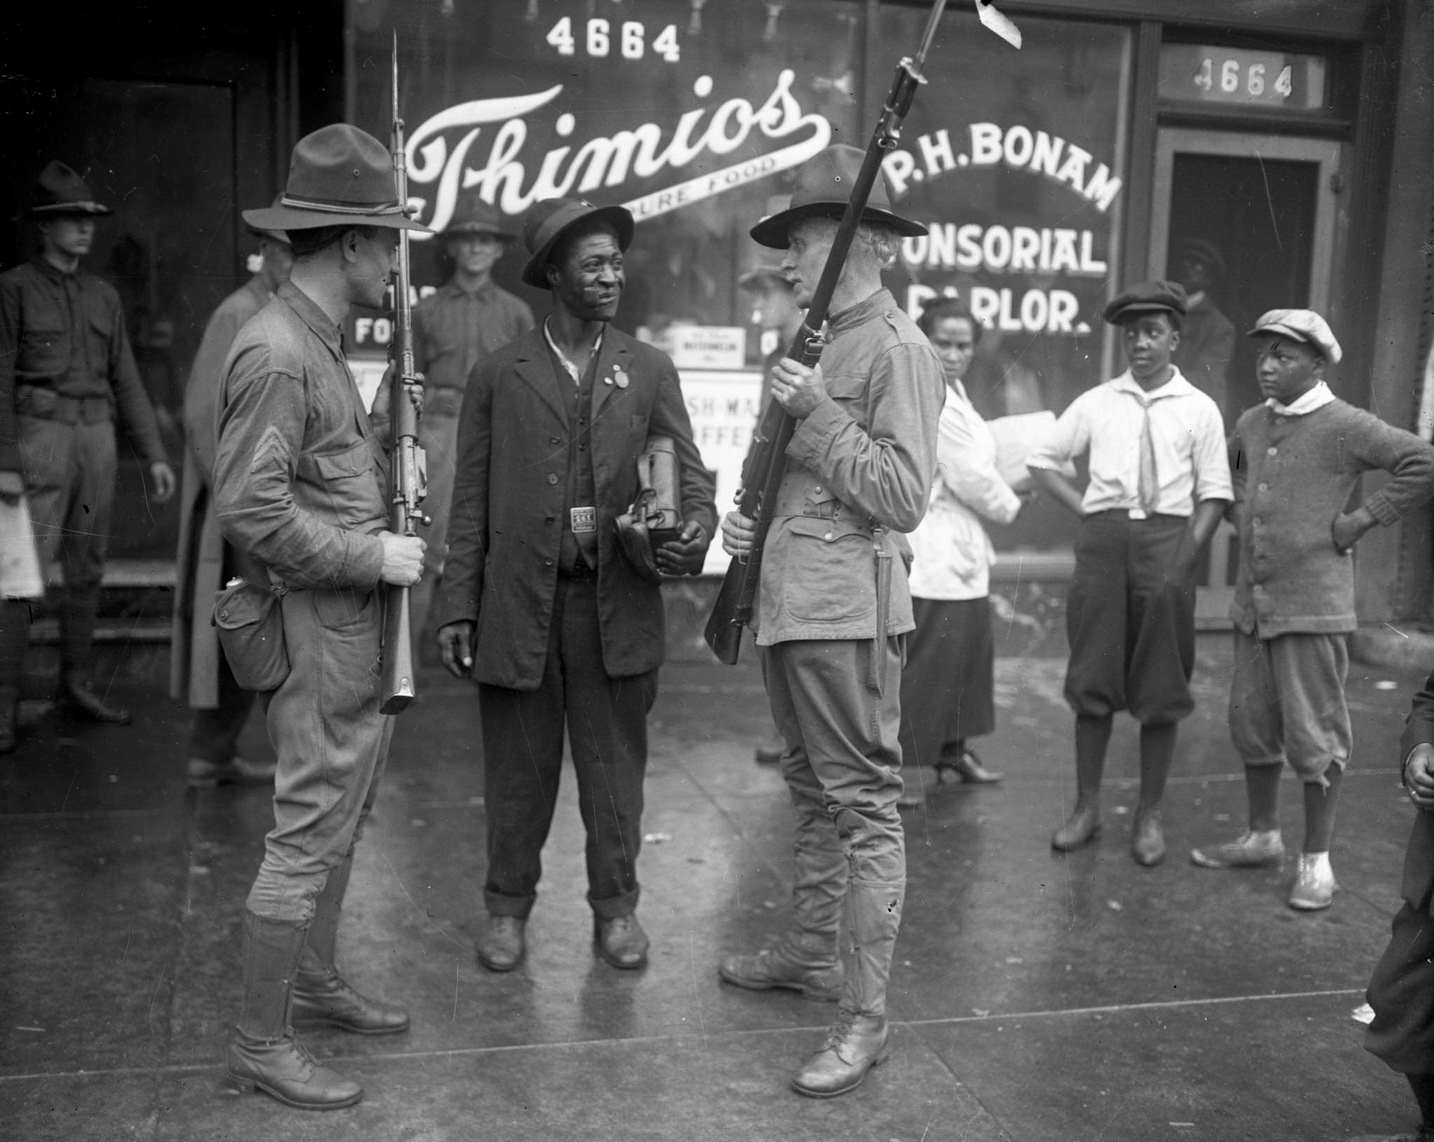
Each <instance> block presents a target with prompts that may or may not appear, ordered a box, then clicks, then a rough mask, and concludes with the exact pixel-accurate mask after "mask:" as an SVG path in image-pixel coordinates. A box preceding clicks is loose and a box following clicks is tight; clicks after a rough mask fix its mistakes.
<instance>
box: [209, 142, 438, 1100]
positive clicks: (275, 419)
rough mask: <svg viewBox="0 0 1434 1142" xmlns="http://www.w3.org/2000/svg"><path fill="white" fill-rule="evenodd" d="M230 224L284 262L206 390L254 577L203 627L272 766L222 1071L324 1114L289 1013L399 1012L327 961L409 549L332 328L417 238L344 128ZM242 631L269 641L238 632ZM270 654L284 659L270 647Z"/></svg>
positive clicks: (388, 187)
mask: <svg viewBox="0 0 1434 1142" xmlns="http://www.w3.org/2000/svg"><path fill="white" fill-rule="evenodd" d="M244 220H245V221H246V222H247V223H249V225H251V226H253V227H255V228H256V229H260V230H280V231H283V232H285V233H286V234H287V235H288V238H289V242H290V245H291V246H292V247H293V251H294V265H293V269H292V272H291V274H290V278H289V280H288V281H287V282H282V283H280V284H279V286H278V288H277V290H276V291H275V293H274V297H273V298H272V299H271V300H270V301H269V303H268V304H267V305H266V306H265V307H264V308H263V309H262V310H260V311H259V313H258V314H257V315H256V316H255V317H253V318H252V319H251V320H250V321H249V322H248V323H246V324H245V326H244V327H243V328H242V329H241V330H240V331H239V333H238V335H237V336H236V338H235V339H234V344H233V347H232V348H231V350H230V353H229V359H228V366H227V370H226V373H225V377H224V380H223V384H222V388H221V390H220V393H219V437H218V442H217V447H216V453H215V461H214V484H213V489H214V492H213V495H214V511H215V513H216V515H217V517H218V519H219V525H220V529H221V531H222V532H223V535H224V538H225V540H226V541H227V542H229V543H230V544H232V545H233V546H234V547H235V548H236V549H237V551H238V553H239V555H240V556H241V557H242V559H244V560H245V563H246V567H247V571H246V577H248V576H252V578H248V581H247V582H244V581H241V582H238V583H235V584H233V585H232V586H231V588H229V589H226V591H225V593H224V595H223V596H221V602H220V605H218V606H217V607H216V609H215V621H216V622H217V623H218V624H219V626H220V627H221V638H225V639H227V641H226V642H225V653H226V655H227V656H228V658H229V662H230V665H231V667H232V668H233V670H234V674H235V676H236V677H237V678H239V679H240V681H241V682H243V681H248V682H249V684H250V685H251V686H254V687H255V688H260V689H263V690H264V691H266V701H267V714H268V726H269V736H270V740H271V742H272V743H273V747H274V752H275V755H276V757H277V763H278V769H277V773H276V775H275V780H274V800H273V804H274V827H273V828H272V829H271V830H270V832H269V834H268V836H267V837H266V838H265V843H264V859H263V863H262V864H261V866H260V868H259V873H258V876H257V877H256V879H255V881H254V884H253V887H252V888H251V889H250V891H249V897H248V900H247V902H246V908H245V912H244V951H243V973H244V978H243V1005H242V1008H241V1010H240V1014H239V1019H238V1021H237V1023H236V1025H235V1028H234V1033H233V1035H232V1037H231V1038H230V1041H229V1050H228V1056H227V1061H228V1075H229V1081H230V1083H231V1084H232V1085H233V1086H234V1088H235V1089H237V1090H253V1089H255V1088H257V1089H260V1090H263V1091H265V1092H267V1093H268V1094H270V1095H272V1096H273V1097H274V1098H277V1099H278V1100H279V1101H281V1102H284V1103H286V1104H288V1105H290V1106H295V1107H300V1108H304V1109H320V1110H326V1109H331V1108H333V1107H339V1106H349V1105H352V1104H353V1103H355V1102H357V1101H358V1100H359V1099H360V1098H361V1097H362V1095H363V1091H362V1088H361V1087H360V1086H359V1084H358V1083H356V1082H352V1081H350V1080H348V1079H345V1078H343V1077H341V1076H340V1075H338V1074H336V1073H335V1072H334V1071H333V1070H331V1069H330V1068H328V1067H325V1066H321V1065H318V1064H317V1063H315V1061H314V1059H313V1057H312V1056H310V1055H309V1054H308V1052H307V1051H306V1050H305V1049H304V1048H303V1047H302V1046H301V1045H300V1044H299V1043H298V1041H297V1040H296V1038H295V1036H294V1032H293V1030H292V1028H291V1026H290V1013H291V1010H292V1017H293V1020H294V1021H295V1022H318V1023H326V1024H329V1025H331V1026H335V1027H339V1028H341V1029H343V1030H347V1031H353V1032H356V1033H358V1034H365V1035H382V1034H390V1033H396V1032H401V1031H403V1030H405V1029H406V1028H407V1027H408V1014H407V1013H406V1012H405V1011H404V1010H403V1009H402V1008H401V1007H398V1006H396V1005H394V1004H391V1003H385V1002H383V1001H382V1000H377V999H372V998H370V997H368V996H365V995H362V994H360V993H359V992H357V991H355V990H354V989H353V988H352V987H350V986H349V985H348V983H347V982H345V980H344V979H343V977H342V976H341V975H340V974H339V972H338V969H337V968H336V967H335V964H334V945H335V942H336V938H337V930H338V923H339V913H340V909H341V907H342V905H343V899H344V893H345V890H346V889H347V887H348V880H349V874H350V870H351V868H352V864H353V851H354V844H355V842H356V841H357V839H358V836H359V833H360V832H361V830H362V825H363V821H364V818H365V817H366V816H367V814H368V811H369V808H370V807H371V806H372V804H373V801H374V797H375V795H376V793H377V788H378V780H379V775H380V774H381V773H382V771H383V767H384V762H385V760H386V758H387V754H388V745H389V738H390V735H391V733H392V725H393V719H392V718H390V717H387V716H385V715H384V714H382V713H381V712H380V710H379V704H380V697H381V695H380V678H379V672H378V671H377V670H375V668H374V664H375V663H376V662H377V661H378V660H379V656H380V653H381V646H380V642H381V637H382V610H383V601H382V599H381V596H380V589H381V587H382V586H383V585H384V584H392V585H397V586H411V585H412V584H414V583H415V582H417V581H418V578H419V575H420V572H421V568H422V562H423V549H424V543H423V540H421V539H419V538H417V537H412V536H403V535H397V534H395V533H393V532H391V531H389V530H388V518H389V492H388V481H387V466H388V458H387V456H386V454H385V452H384V447H383V442H382V441H380V440H378V439H377V438H376V433H375V428H374V423H373V421H377V420H381V419H382V417H383V414H384V413H385V412H386V410H385V409H382V408H380V407H377V405H376V407H375V410H374V413H375V415H374V417H373V420H371V419H370V416H369V414H368V413H366V412H365V411H364V407H363V404H362V403H361V401H360V400H359V395H358V389H357V386H356V385H355V383H354V379H353V376H352V375H351V374H350V372H349V369H348V365H347V363H346V362H345V359H344V354H343V347H342V345H341V343H340V340H339V330H340V327H341V326H342V323H343V320H344V318H345V317H346V316H347V314H348V311H349V308H350V307H351V306H353V305H366V306H374V307H376V306H378V305H380V304H382V302H383V298H384V293H385V290H386V288H387V286H388V283H389V279H390V277H391V276H392V275H393V272H394V261H395V254H396V250H397V246H398V231H399V230H400V229H410V230H421V229H422V227H420V226H419V225H418V224H417V223H416V222H413V221H412V220H411V219H410V218H409V217H408V213H407V210H406V208H405V206H404V205H403V204H400V203H399V202H398V201H396V196H395V193H394V183H393V169H392V164H391V161H390V157H389V153H388V150H387V149H386V148H385V147H384V145H383V144H382V143H380V142H379V141H378V140H377V139H375V138H374V137H373V136H372V135H369V134H367V133H365V132H364V131H361V130H359V129H358V128H357V127H353V126H350V125H349V124H347V123H338V124H334V125H332V126H329V127H324V128H321V129H320V130H318V131H315V132H313V133H312V134H310V135H306V136H305V137H304V138H302V139H300V140H299V142H298V143H297V144H296V145H295V147H294V151H293V156H292V159H291V162H290V166H289V178H288V182H287V184H286V185H285V188H284V193H283V194H282V195H281V196H280V199H279V201H278V203H277V204H276V205H274V206H272V207H268V208H265V209H261V210H248V211H245V212H244ZM387 393H388V386H387V385H384V386H382V387H381V388H380V396H379V397H378V398H377V401H383V400H384V399H386V397H387ZM273 608H277V620H276V619H275V613H274V610H273ZM276 623H277V626H278V628H279V629H280V630H281V631H282V636H281V637H276V635H275V631H274V626H275V624H276ZM256 628H257V629H259V630H263V632H264V634H265V636H266V637H264V638H259V637H249V638H245V637H244V636H245V634H246V632H250V631H255V630H256ZM275 643H277V644H278V645H279V646H280V647H281V648H282V649H283V655H284V656H276V655H275V654H274V653H273V652H272V650H268V651H266V648H272V647H273V645H274V644H275ZM276 659H277V660H276Z"/></svg>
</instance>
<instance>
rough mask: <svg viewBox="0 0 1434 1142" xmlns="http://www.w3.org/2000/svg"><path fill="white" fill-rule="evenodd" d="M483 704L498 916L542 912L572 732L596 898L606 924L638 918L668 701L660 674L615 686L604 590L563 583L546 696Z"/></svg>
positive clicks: (500, 690)
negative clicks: (651, 782)
mask: <svg viewBox="0 0 1434 1142" xmlns="http://www.w3.org/2000/svg"><path fill="white" fill-rule="evenodd" d="M478 697H479V709H480V712H481V715H482V722H483V759H484V760H483V764H484V805H485V811H486V813H485V815H486V820H487V828H488V873H487V877H486V879H485V881H484V888H483V895H484V902H485V904H486V906H487V909H488V911H489V913H491V914H492V915H495V916H527V915H528V913H529V912H530V911H531V910H532V907H533V901H534V899H535V898H536V895H537V889H538V880H539V878H540V877H541V875H542V851H543V844H544V843H545V842H546V841H547V839H548V830H549V828H550V827H551V826H552V822H553V811H554V808H555V807H556V805H557V798H558V780H559V776H560V773H561V770H562V762H563V729H564V725H566V727H567V735H568V740H569V743H570V745H571V748H572V755H573V770H574V773H575V775H576V778H577V783H578V800H579V808H580V812H581V814H582V820H583V825H584V827H585V828H586V830H587V847H586V850H585V853H586V860H587V874H588V901H589V903H590V904H591V905H592V909H593V912H594V913H595V914H596V915H597V916H598V917H599V918H600V919H603V920H610V919H613V918H615V917H618V916H625V915H628V914H629V913H631V912H632V911H633V910H634V909H636V907H637V901H638V891H639V889H638V881H637V854H638V849H639V848H640V847H641V844H642V782H643V777H644V775H645V773H646V770H647V714H648V711H649V710H650V709H651V708H652V703H653V701H654V699H655V698H656V697H657V671H655V670H653V671H648V672H647V673H645V674H638V675H634V676H633V677H630V678H610V677H609V676H608V675H607V673H606V672H605V671H604V670H603V665H602V639H601V635H600V633H599V631H598V616H597V584H596V582H594V581H592V580H571V579H560V580H559V581H558V592H557V603H556V606H555V609H554V613H553V620H552V626H551V627H550V629H549V638H548V656H547V662H546V665H545V667H544V670H543V680H542V682H541V684H540V685H539V687H538V689H536V690H509V689H506V688H504V687H501V686H486V685H484V686H480V687H479V688H478Z"/></svg>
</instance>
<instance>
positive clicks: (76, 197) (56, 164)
mask: <svg viewBox="0 0 1434 1142" xmlns="http://www.w3.org/2000/svg"><path fill="white" fill-rule="evenodd" d="M30 213H31V214H32V215H38V216H39V217H41V218H43V217H45V216H46V215H56V214H93V215H100V214H113V213H114V211H113V210H111V209H110V208H109V207H108V206H105V205H104V204H103V203H100V202H96V201H95V196H94V195H93V194H91V193H90V188H89V186H88V185H87V184H86V183H85V180H84V179H82V178H81V177H80V176H79V173H78V172H77V171H76V170H75V169H74V168H73V167H69V166H66V165H65V164H64V163H62V162H60V161H59V160H58V159H52V160H51V161H50V162H48V163H46V164H45V169H44V170H42V171H41V172H40V177H39V178H38V179H36V180H35V189H34V193H33V196H32V198H31V202H30Z"/></svg>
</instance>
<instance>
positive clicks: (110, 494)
mask: <svg viewBox="0 0 1434 1142" xmlns="http://www.w3.org/2000/svg"><path fill="white" fill-rule="evenodd" d="M18 419H19V436H20V464H21V474H22V476H23V477H24V481H25V495H26V497H27V499H28V501H29V505H30V516H31V519H32V521H33V524H34V529H35V546H36V549H37V551H38V553H39V556H40V565H41V567H42V568H44V567H47V566H48V565H49V564H50V563H52V562H53V561H54V560H55V559H57V558H58V559H59V560H60V566H61V569H62V570H63V572H64V588H63V591H62V593H61V595H60V598H59V612H60V664H61V667H62V669H64V670H66V671H74V670H79V669H81V668H83V667H84V666H85V665H86V663H87V662H88V661H89V657H90V646H91V644H92V643H93V641H94V633H95V614H96V612H97V610H98V608H99V598H100V581H101V579H102V578H103V577H104V570H105V552H106V550H107V548H108V545H109V533H110V517H111V513H112V509H113V507H114V490H115V433H114V426H113V425H112V424H111V423H110V422H109V421H100V422H98V423H93V424H66V423H64V422H63V421H59V420H44V419H40V418H37V417H31V416H20V417H19V418H18ZM0 607H3V615H0V687H16V686H18V684H19V680H20V667H21V662H22V659H23V655H24V648H25V643H26V642H27V641H28V637H29V622H30V604H29V603H28V602H26V601H24V600H7V601H5V602H4V603H3V604H0Z"/></svg>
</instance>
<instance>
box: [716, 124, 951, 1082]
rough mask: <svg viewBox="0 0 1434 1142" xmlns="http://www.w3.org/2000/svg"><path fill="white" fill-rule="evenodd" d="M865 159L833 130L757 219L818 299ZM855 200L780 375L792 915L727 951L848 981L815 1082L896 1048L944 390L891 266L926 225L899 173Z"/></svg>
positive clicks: (768, 578) (744, 552) (764, 569)
mask: <svg viewBox="0 0 1434 1142" xmlns="http://www.w3.org/2000/svg"><path fill="white" fill-rule="evenodd" d="M862 162H863V152H862V151H860V150H859V149H857V148H855V147H848V146H833V147H829V148H828V149H826V150H825V151H823V152H821V153H820V154H819V155H817V156H816V157H815V158H814V159H812V161H811V162H809V163H808V164H807V165H806V166H805V167H803V168H802V171H801V173H800V175H799V176H798V181H797V185H796V188H795V190H794V192H793V195H792V201H791V205H790V206H789V207H788V208H787V209H786V210H783V211H782V212H780V213H778V214H775V215H773V216H772V217H770V218H767V219H765V220H764V221H762V222H760V223H758V224H757V225H756V226H755V227H753V228H752V231H751V233H752V237H753V238H755V239H756V240H757V241H758V242H760V243H761V244H762V245H764V246H768V247H771V248H773V249H778V250H784V251H785V256H784V257H783V259H782V270H783V272H784V273H785V274H786V276H787V277H788V279H789V280H790V281H791V282H792V283H793V286H794V288H795V293H796V301H797V304H798V305H800V306H802V307H804V308H805V307H808V306H810V305H811V304H812V299H813V294H814V292H815V290H816V287H817V283H818V280H819V276H820V275H821V274H822V272H823V267H824V266H825V265H826V264H827V255H828V253H829V252H830V251H831V249H832V246H833V243H834V239H835V238H836V235H837V229H838V219H840V218H841V216H842V214H843V212H844V209H845V207H846V205H847V200H848V197H849V196H850V195H851V194H852V187H853V186H855V185H856V184H857V178H858V172H859V170H860V168H861V166H862ZM860 219H861V221H860V225H859V226H858V227H857V230H856V234H855V239H854V241H853V242H852V244H851V248H850V252H849V253H848V255H847V257H846V261H845V264H844V265H843V266H842V267H841V274H840V277H839V278H838V279H837V282H836V287H835V290H834V291H833V293H832V295H831V303H830V307H829V313H830V320H829V323H828V329H827V332H826V337H827V343H826V345H825V347H824V348H823V349H822V351H821V363H820V365H819V366H818V367H815V368H813V367H808V366H807V365H804V364H801V363H800V362H798V361H796V360H794V359H792V358H791V357H788V358H787V359H785V360H783V361H782V362H781V363H780V364H779V365H778V366H777V367H776V369H775V370H774V373H773V378H772V396H773V399H774V400H776V401H777V402H778V403H779V404H780V405H781V406H782V408H783V409H784V410H785V411H786V413H787V415H788V416H790V417H791V418H793V419H794V421H795V427H794V430H793V432H792V436H791V441H790V443H789V444H788V445H787V447H786V451H785V459H786V471H785V475H784V476H783V478H782V480H781V483H780V485H779V487H778V489H777V491H776V495H775V500H774V502H772V503H766V504H763V511H764V512H765V513H766V514H767V515H768V516H769V518H770V529H769V530H768V532H767V535H766V542H765V545H764V547H763V550H762V551H761V552H760V556H761V559H762V563H761V577H760V583H759V586H758V597H757V608H756V614H755V620H754V622H753V623H752V625H753V627H754V629H755V630H756V634H757V645H758V646H760V647H762V648H763V655H764V658H763V673H764V675H765V678H766V684H767V694H768V698H769V700H770V702H771V706H772V717H773V719H774V721H775V722H776V725H777V728H778V730H779V731H780V733H781V735H782V737H783V740H784V741H785V744H786V752H785V753H784V754H783V756H782V759H781V766H782V774H783V776H784V777H785V778H786V780H787V786H788V789H789V791H790V793H791V798H792V804H793V806H794V808H795V810H796V837H795V846H794V848H795V860H796V872H795V878H794V879H795V884H794V890H793V912H794V917H793V921H794V922H793V925H792V927H791V929H790V930H789V931H788V932H787V933H786V934H785V935H784V936H783V938H782V939H781V940H780V941H779V942H778V943H777V945H776V946H775V947H774V948H771V949H767V950H764V951H762V952H760V953H758V954H756V955H737V956H729V957H728V958H727V959H726V960H724V961H723V963H722V965H721V968H720V974H721V977H722V979H724V980H725V981H727V982H728V983H731V984H735V985H737V986H739V987H746V988H752V989H756V990H765V989H768V988H787V989H790V990H794V991H799V992H802V993H804V994H806V995H809V996H811V997H812V998H817V999H836V1000H838V1001H839V1008H838V1015H837V1019H836V1023H835V1025H834V1027H833V1028H832V1030H831V1032H830V1033H829V1035H828V1037H827V1040H826V1043H825V1045H824V1046H823V1048H822V1049H821V1050H820V1051H818V1052H817V1053H816V1054H815V1055H813V1056H812V1057H811V1058H810V1059H809V1060H808V1061H807V1063H806V1064H805V1066H803V1067H802V1069H801V1071H800V1072H799V1073H798V1074H797V1075H796V1077H795V1078H794V1079H793V1080H792V1085H793V1087H794V1089H795V1090H796V1091H797V1092H798V1093H800V1094H804V1095H809V1096H812V1097H817V1098H824V1097H830V1096H832V1095H838V1094H842V1093H844V1092H846V1091H848V1090H851V1089H852V1088H853V1087H855V1086H856V1085H857V1084H858V1083H860V1082H861V1081H862V1079H863V1078H864V1077H865V1076H866V1073H867V1071H868V1070H870V1069H871V1067H873V1066H874V1065H876V1064H877V1063H878V1062H880V1061H881V1060H882V1059H883V1058H885V1056H886V1053H887V1050H888V1045H887V1024H886V985H887V979H888V976H889V974H890V970H891V957H892V952H893V949H894V947H895V943H896V934H897V929H898V928H899V926H900V922H901V905H902V900H903V898H904V895H905V889H906V853H905V841H904V838H903V834H902V827H901V816H900V813H899V812H898V810H897V798H898V797H899V796H900V794H901V788H902V784H901V748H900V746H899V744H898V742H897V735H898V731H899V728H900V724H901V711H900V692H901V690H900V677H901V658H902V645H901V644H902V639H901V636H902V635H903V634H905V633H906V632H907V631H910V630H911V629H912V626H913V624H912V617H911V596H910V592H909V591H908V589H907V582H906V563H905V558H906V556H907V555H908V553H909V548H908V547H907V545H906V541H905V539H904V537H903V536H902V535H901V534H899V533H902V532H907V531H910V530H911V529H912V528H914V527H915V526H916V524H917V523H918V522H919V521H920V519H921V516H922V513H923V512H924V511H925V509H926V500H927V494H928V492H929V490H930V487H931V480H932V477H933V474H934V472H935V467H936V427H937V422H938V418H939V416H940V413H941V405H942V400H943V395H944V392H945V382H944V380H943V375H942V370H941V362H940V360H939V359H938V358H937V356H936V352H935V350H933V349H932V348H931V345H930V343H929V342H928V341H927V340H926V337H925V336H924V335H923V334H922V333H921V331H920V330H919V329H917V327H916V325H915V323H914V322H912V321H911V319H910V318H909V317H907V315H906V314H905V313H904V312H903V311H902V309H901V307H900V306H899V305H898V304H897V302H896V299H895V298H894V297H892V295H891V293H890V292H889V291H888V290H886V289H885V288H884V287H883V286H882V283H881V272H882V270H883V269H884V268H885V267H886V266H888V265H890V264H891V262H892V261H893V259H894V258H895V256H896V254H897V251H898V249H899V244H900V240H901V238H902V237H904V236H909V235H919V234H924V233H926V228H925V227H924V226H922V225H920V224H919V223H917V222H913V221H910V220H908V219H905V218H902V217H900V216H898V215H897V214H895V213H893V211H892V209H891V205H890V198H889V192H888V191H887V188H886V185H885V179H884V178H878V179H877V181H876V182H875V184H874V185H873V186H872V192H871V195H870V198H869V199H868V200H867V202H866V204H865V208H864V209H863V210H862V213H861V215H860ZM809 319H810V318H809ZM749 476H750V473H749ZM755 534H756V529H755V527H754V521H753V519H752V518H751V517H749V516H747V515H744V514H742V513H741V512H732V513H730V514H729V515H728V516H727V517H726V519H725V520H724V521H723V524H722V545H723V547H724V548H725V550H726V551H727V552H728V554H730V555H732V556H733V557H735V558H736V559H739V560H740V559H746V558H748V557H750V556H752V555H753V554H754V538H755ZM843 914H844V918H845V920H844V924H843ZM842 926H844V927H845V930H846V937H845V939H844V941H843V947H842V948H841V951H840V954H839V953H838V947H837V931H838V928H839V927H842Z"/></svg>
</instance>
